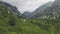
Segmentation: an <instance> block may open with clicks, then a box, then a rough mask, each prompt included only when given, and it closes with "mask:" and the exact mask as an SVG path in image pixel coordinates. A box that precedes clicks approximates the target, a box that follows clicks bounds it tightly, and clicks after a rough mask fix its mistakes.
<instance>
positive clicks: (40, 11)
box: [25, 2, 53, 18]
mask: <svg viewBox="0 0 60 34" xmlns="http://www.w3.org/2000/svg"><path fill="white" fill-rule="evenodd" d="M52 3H53V2H48V3H46V4H44V5H42V6H40V7H38V8H37V9H36V10H35V11H34V12H31V13H27V15H29V16H27V15H25V16H27V17H28V18H38V17H41V16H43V15H45V14H46V13H44V11H45V10H46V9H47V8H49V7H51V5H52ZM25 14H26V13H25Z"/></svg>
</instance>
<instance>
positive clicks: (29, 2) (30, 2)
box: [1, 0, 53, 12]
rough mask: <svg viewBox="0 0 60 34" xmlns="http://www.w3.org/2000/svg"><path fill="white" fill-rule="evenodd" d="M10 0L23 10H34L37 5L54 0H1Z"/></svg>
mask: <svg viewBox="0 0 60 34" xmlns="http://www.w3.org/2000/svg"><path fill="white" fill-rule="evenodd" d="M1 1H5V2H8V3H10V4H12V5H14V6H17V8H18V9H19V10H20V11H21V12H24V11H33V10H35V9H36V8H37V7H39V6H41V5H43V4H45V3H47V2H49V1H53V0H1Z"/></svg>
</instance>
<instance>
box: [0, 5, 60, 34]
mask: <svg viewBox="0 0 60 34" xmlns="http://www.w3.org/2000/svg"><path fill="white" fill-rule="evenodd" d="M0 34H60V17H58V18H56V19H48V18H47V19H46V18H44V19H39V18H38V19H30V18H29V19H28V18H26V19H22V18H21V17H18V15H17V16H16V15H14V14H13V13H12V11H10V10H9V9H7V8H6V7H4V5H2V4H0Z"/></svg>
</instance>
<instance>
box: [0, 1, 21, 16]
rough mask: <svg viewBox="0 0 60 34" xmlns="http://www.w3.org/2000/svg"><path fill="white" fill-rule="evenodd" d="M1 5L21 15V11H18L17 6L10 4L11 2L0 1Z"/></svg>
mask: <svg viewBox="0 0 60 34" xmlns="http://www.w3.org/2000/svg"><path fill="white" fill-rule="evenodd" d="M0 5H3V6H4V7H6V8H7V9H9V10H10V11H11V12H12V13H13V14H14V15H19V16H20V15H21V13H20V12H19V11H18V9H17V8H16V7H15V6H12V5H10V4H9V3H6V2H3V1H0Z"/></svg>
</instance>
